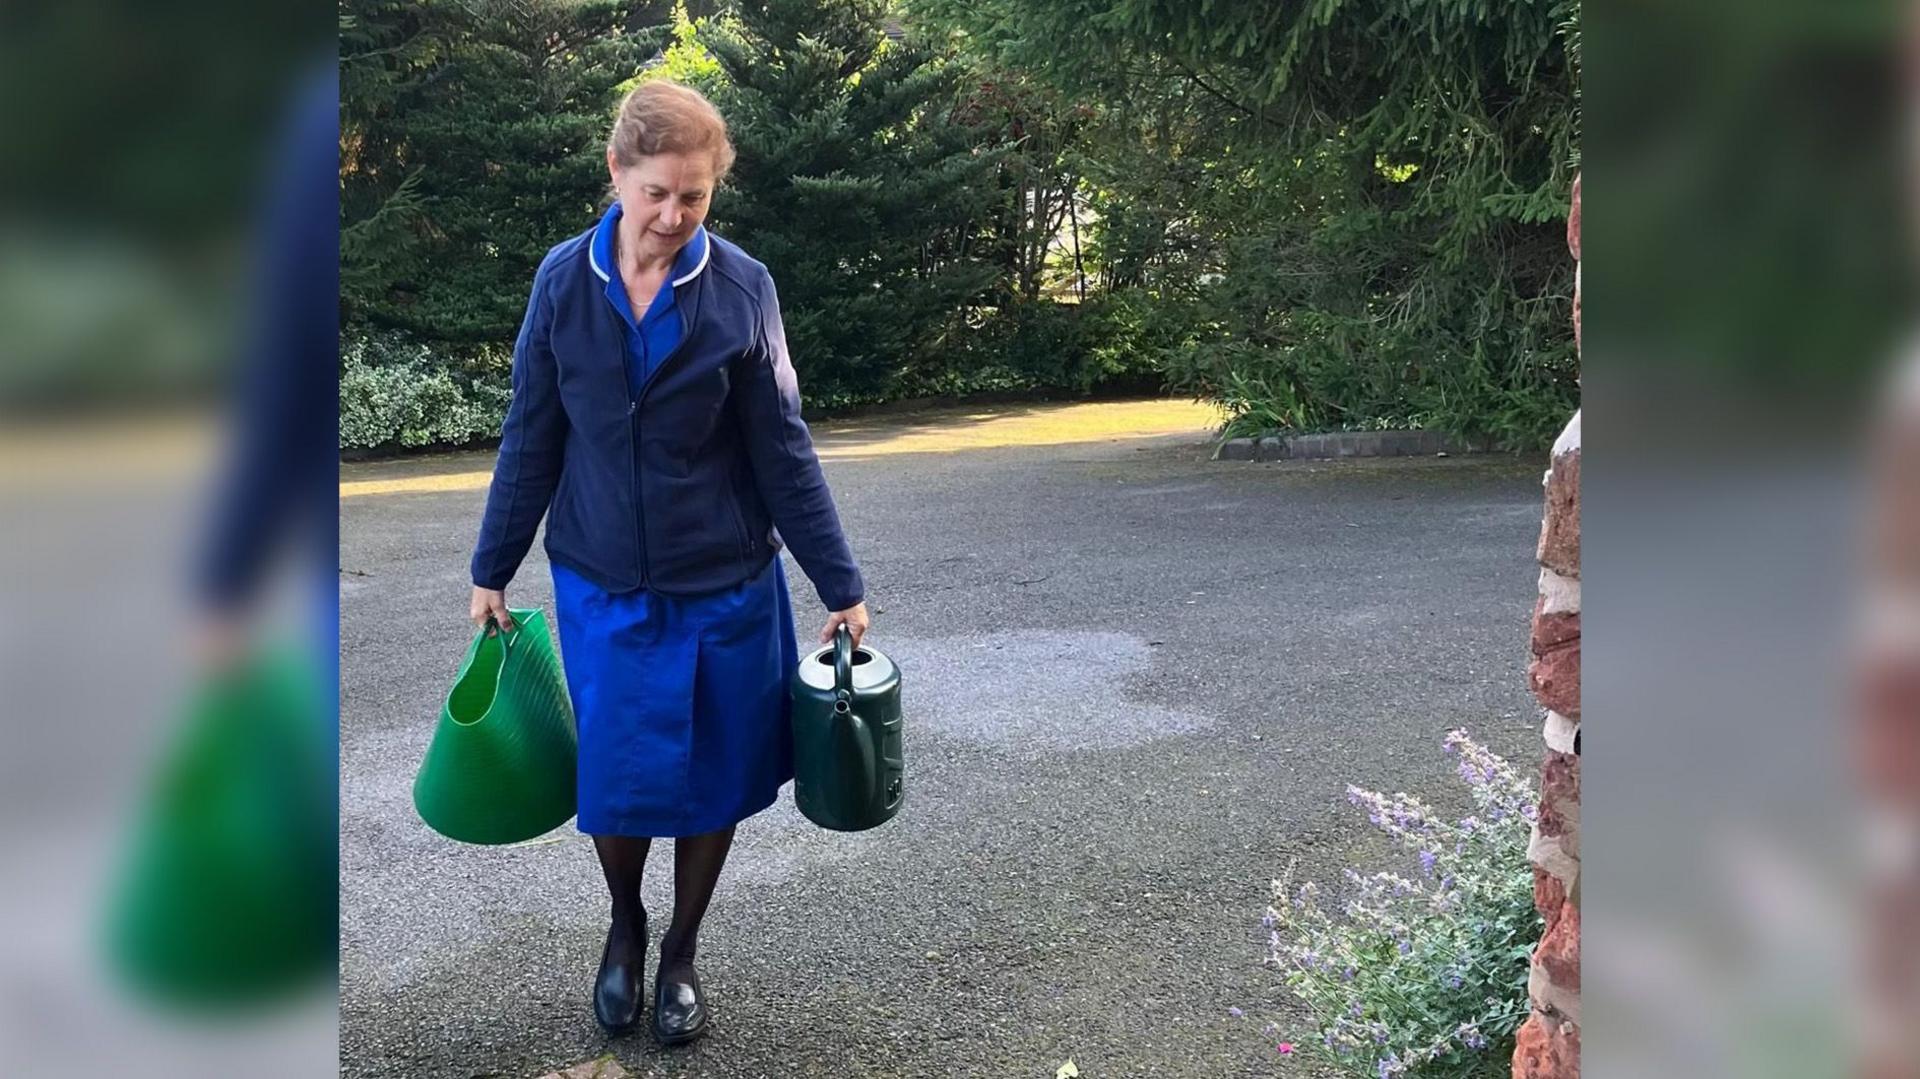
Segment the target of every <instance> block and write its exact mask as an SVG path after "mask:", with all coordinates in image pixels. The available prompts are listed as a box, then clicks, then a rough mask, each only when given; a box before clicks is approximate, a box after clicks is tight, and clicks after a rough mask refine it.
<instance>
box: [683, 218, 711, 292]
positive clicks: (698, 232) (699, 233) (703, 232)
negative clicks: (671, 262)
mask: <svg viewBox="0 0 1920 1079" xmlns="http://www.w3.org/2000/svg"><path fill="white" fill-rule="evenodd" d="M693 235H694V238H695V239H697V240H699V241H700V265H698V266H695V267H694V268H693V269H691V270H689V271H687V273H686V275H685V276H683V277H676V278H674V279H673V287H674V288H679V287H680V286H681V285H684V284H686V283H687V282H689V281H691V280H693V279H694V278H696V277H699V276H700V271H701V270H704V269H706V268H707V259H709V258H711V257H712V256H713V241H712V240H711V239H710V238H708V236H707V226H705V225H701V226H700V227H699V228H698V229H695V230H694V233H693Z"/></svg>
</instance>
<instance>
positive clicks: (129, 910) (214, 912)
mask: <svg viewBox="0 0 1920 1079" xmlns="http://www.w3.org/2000/svg"><path fill="white" fill-rule="evenodd" d="M313 668H314V663H313V661H312V659H311V658H310V657H309V656H308V655H306V654H305V653H304V652H302V651H300V650H299V649H297V648H294V647H280V648H275V649H267V650H262V651H259V652H256V653H254V654H253V655H250V656H248V657H246V658H245V659H244V660H243V661H242V662H240V663H239V664H237V665H236V666H235V667H234V668H233V669H232V670H230V671H227V672H225V673H223V674H220V675H217V676H215V677H213V678H210V679H208V680H207V681H205V682H204V683H202V684H201V685H200V686H199V687H197V688H196V689H195V691H194V692H193V694H192V695H191V696H190V697H189V698H188V700H187V702H186V708H185V715H184V717H183V723H182V725H181V732H180V736H179V738H178V740H177V741H176V742H175V743H174V744H173V745H172V746H171V748H170V749H169V751H168V753H167V756H166V757H165V759H164V760H163V761H162V763H161V767H160V769H159V772H158V774H157V776H156V782H155V785H154V787H153V789H152V791H151V793H150V794H149V796H148V799H147V801H146V803H145V804H144V805H143V806H142V807H141V808H142V813H141V816H140V818H139V820H138V821H137V822H136V824H135V825H134V828H133V831H132V834H131V837H130V838H131V845H130V848H129V849H128V851H127V852H126V855H125V861H124V862H123V863H122V864H121V866H120V875H119V879H118V880H117V881H116V882H115V886H114V887H113V888H112V889H111V891H110V892H109V898H108V906H107V908H106V911H105V914H106V924H105V925H104V927H103V928H104V931H105V940H104V944H105V950H106V958H107V959H108V960H109V962H110V963H111V964H112V966H113V969H114V971H115V973H117V974H118V975H120V976H121V977H122V978H124V979H125V980H126V981H128V982H130V983H131V984H132V985H133V987H134V988H136V989H138V990H140V991H141V992H142V993H143V994H145V995H147V996H149V997H150V998H154V999H156V1000H159V1001H162V1002H166V1003H170V1004H179V1005H186V1006H220V1007H226V1006H231V1005H243V1004H253V1003H263V1002H265V1001H267V1000H269V999H271V998H274V997H277V996H280V995H282V994H283V993H284V992H287V991H291V990H295V989H298V988H302V987H307V986H312V985H317V984H318V983H320V982H321V981H323V980H324V979H325V978H326V977H328V976H330V975H331V974H332V972H333V971H334V970H335V969H336V968H337V963H338V947H339V894H340V893H339V884H338V874H339V847H338V834H339V833H338V803H337V801H336V798H337V793H336V778H335V777H336V771H335V754H336V752H337V742H336V738H335V728H334V726H333V724H332V723H331V722H330V720H329V717H328V716H327V714H326V711H325V708H326V699H327V698H326V696H325V695H324V694H323V693H322V692H321V686H320V684H319V682H318V681H317V679H316V677H315V671H314V669H313Z"/></svg>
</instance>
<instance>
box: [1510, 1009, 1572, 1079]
mask: <svg viewBox="0 0 1920 1079" xmlns="http://www.w3.org/2000/svg"><path fill="white" fill-rule="evenodd" d="M1513 1079H1580V1028H1579V1027H1577V1026H1575V1025H1574V1024H1573V1023H1571V1022H1569V1021H1567V1020H1564V1019H1561V1018H1559V1017H1557V1016H1551V1015H1546V1014H1543V1013H1541V1012H1534V1013H1533V1014H1532V1015H1529V1016H1528V1017H1527V1021H1526V1022H1525V1023H1522V1024H1521V1025H1520V1030H1519V1033H1518V1034H1517V1035H1516V1037H1515V1044H1514V1048H1513Z"/></svg>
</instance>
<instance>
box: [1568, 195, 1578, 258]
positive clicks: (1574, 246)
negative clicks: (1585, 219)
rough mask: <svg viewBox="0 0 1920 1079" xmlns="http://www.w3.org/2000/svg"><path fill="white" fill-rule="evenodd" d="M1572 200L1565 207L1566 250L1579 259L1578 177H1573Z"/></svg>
mask: <svg viewBox="0 0 1920 1079" xmlns="http://www.w3.org/2000/svg"><path fill="white" fill-rule="evenodd" d="M1572 199H1573V202H1572V204H1571V205H1569V206H1568V207H1567V251H1568V252H1569V253H1571V254H1572V255H1573V260H1574V261H1575V262H1578V261H1580V177H1579V176H1578V175H1575V176H1574V178H1573V195H1572Z"/></svg>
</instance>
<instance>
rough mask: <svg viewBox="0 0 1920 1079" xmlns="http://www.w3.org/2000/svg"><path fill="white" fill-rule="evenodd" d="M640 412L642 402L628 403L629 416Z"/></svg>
mask: <svg viewBox="0 0 1920 1079" xmlns="http://www.w3.org/2000/svg"><path fill="white" fill-rule="evenodd" d="M639 410H640V402H638V401H628V402H627V415H629V416H631V415H633V414H634V413H635V412H637V411H639Z"/></svg>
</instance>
